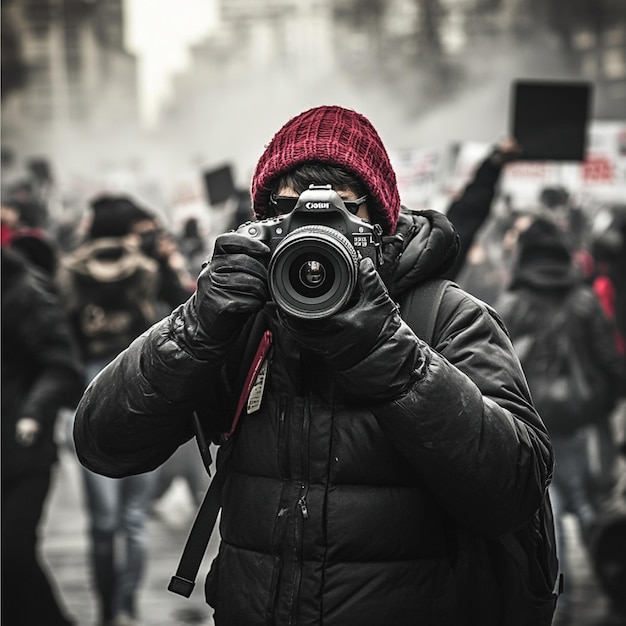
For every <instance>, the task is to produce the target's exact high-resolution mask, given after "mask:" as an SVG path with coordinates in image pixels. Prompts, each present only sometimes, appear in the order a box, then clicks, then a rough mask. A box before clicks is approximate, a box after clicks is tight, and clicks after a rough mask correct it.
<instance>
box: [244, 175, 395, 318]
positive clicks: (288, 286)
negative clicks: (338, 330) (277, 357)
mask: <svg viewBox="0 0 626 626" xmlns="http://www.w3.org/2000/svg"><path fill="white" fill-rule="evenodd" d="M235 232H237V233H239V234H241V235H245V236H246V237H253V238H255V239H259V240H261V241H262V242H263V243H265V244H266V245H267V246H269V248H270V250H271V251H272V256H271V258H270V263H269V267H268V287H269V290H270V294H271V296H272V298H273V300H274V301H275V302H276V304H277V306H278V307H279V308H280V309H281V310H283V311H284V312H285V313H288V314H289V315H293V316H294V317H298V318H304V319H321V318H325V317H329V316H331V315H333V314H334V313H336V312H337V311H339V310H341V309H342V308H343V307H344V306H345V305H346V303H347V302H348V300H349V299H350V297H351V295H352V293H353V291H354V288H355V286H356V283H357V276H358V267H359V262H360V260H361V259H362V258H364V257H369V258H371V259H372V260H373V261H374V265H375V267H379V266H380V265H381V264H382V258H383V257H382V242H383V231H382V228H381V227H380V225H379V224H370V223H368V222H366V221H364V220H362V219H360V218H358V217H356V216H355V215H352V214H351V213H350V212H349V211H348V209H347V208H346V205H345V204H344V201H343V200H342V199H341V197H340V196H339V194H338V193H337V192H336V191H334V190H333V189H332V188H331V186H330V185H311V186H310V187H309V189H307V190H306V191H304V192H302V194H301V195H300V197H299V198H298V199H297V202H296V206H295V208H294V209H293V211H291V212H290V213H288V214H285V215H279V216H277V217H270V218H267V219H264V220H259V221H256V222H246V223H245V224H242V225H241V226H239V227H238V228H237V229H236V231H235Z"/></svg>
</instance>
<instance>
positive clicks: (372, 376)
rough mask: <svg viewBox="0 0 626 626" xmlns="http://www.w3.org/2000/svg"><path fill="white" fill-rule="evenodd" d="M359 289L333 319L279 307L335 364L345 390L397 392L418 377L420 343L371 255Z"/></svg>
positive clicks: (371, 394)
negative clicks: (305, 316)
mask: <svg viewBox="0 0 626 626" xmlns="http://www.w3.org/2000/svg"><path fill="white" fill-rule="evenodd" d="M358 290H359V292H358V297H357V299H356V302H354V303H353V304H352V305H351V306H349V307H348V308H346V309H344V310H342V311H339V312H338V313H336V314H335V315H333V316H331V317H329V318H325V319H319V320H306V319H299V318H295V317H292V316H289V315H286V314H285V313H283V312H279V316H280V320H281V323H282V324H283V326H285V327H286V328H287V330H288V331H289V332H290V333H292V334H293V335H294V337H295V338H296V340H297V341H298V342H299V343H300V344H301V345H303V346H304V347H306V348H307V349H309V350H311V351H312V352H314V353H316V354H319V355H320V356H322V357H324V358H325V359H326V360H327V361H328V362H329V363H330V364H331V366H332V367H333V368H334V369H335V372H336V377H337V381H338V383H339V384H340V385H341V386H342V387H343V388H344V390H346V391H348V392H350V393H351V394H354V395H358V396H360V397H362V398H367V399H370V400H372V399H377V400H383V399H389V398H393V397H397V396H398V395H400V394H401V393H402V392H403V391H404V390H405V389H406V388H407V387H408V385H409V384H411V382H412V381H413V380H414V379H415V377H416V376H418V372H416V367H417V366H418V365H419V363H420V361H423V358H422V355H421V352H420V342H419V341H418V340H417V338H416V337H415V335H414V334H413V333H412V332H411V330H410V329H409V327H408V326H407V325H406V324H405V323H404V322H403V321H402V318H401V317H400V312H399V310H398V307H397V306H396V304H395V303H394V302H393V300H392V299H391V298H390V297H389V294H388V293H387V289H386V288H385V285H384V284H383V281H382V279H381V278H380V276H379V275H378V272H377V271H376V269H375V268H374V264H373V263H372V261H371V259H364V260H363V261H361V263H360V265H359V278H358ZM422 345H423V344H422Z"/></svg>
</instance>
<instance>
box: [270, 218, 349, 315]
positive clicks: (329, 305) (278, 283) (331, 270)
mask: <svg viewBox="0 0 626 626" xmlns="http://www.w3.org/2000/svg"><path fill="white" fill-rule="evenodd" d="M358 264H359V257H358V255H357V253H356V251H355V249H354V248H353V246H352V244H351V243H350V242H349V241H348V239H346V237H344V236H343V235H342V234H341V233H340V232H339V231H337V230H335V229H334V228H330V227H328V226H322V225H319V224H313V225H310V226H303V227H301V228H298V229H296V230H294V231H293V232H292V233H290V234H289V235H287V236H286V237H285V238H284V239H283V240H282V241H281V242H280V244H279V245H278V246H277V247H276V251H275V252H274V254H273V255H272V259H271V261H270V266H269V272H268V273H269V288H270V291H271V293H272V297H273V298H274V300H275V301H276V304H277V305H278V306H279V307H281V308H282V309H283V310H284V311H285V312H287V313H289V314H290V315H293V316H295V317H300V318H308V319H320V318H323V317H328V316H330V315H333V314H334V313H336V312H337V311H339V310H340V309H341V308H343V306H344V305H345V304H346V302H347V301H348V299H349V298H350V295H351V294H352V291H353V289H354V286H355V284H356V279H357V269H358Z"/></svg>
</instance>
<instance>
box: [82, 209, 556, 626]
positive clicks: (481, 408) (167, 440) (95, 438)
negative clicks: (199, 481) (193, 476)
mask: <svg viewBox="0 0 626 626" xmlns="http://www.w3.org/2000/svg"><path fill="white" fill-rule="evenodd" d="M398 232H399V233H400V234H402V235H403V238H404V239H403V243H399V244H396V245H395V246H394V245H391V246H390V247H389V249H388V250H387V251H386V258H387V263H386V268H387V271H386V272H385V278H386V281H387V282H388V284H389V287H390V289H391V293H393V294H395V296H397V297H399V296H400V295H401V294H402V293H403V292H404V291H406V290H408V289H410V288H411V287H412V286H414V285H415V284H417V283H418V282H420V281H422V280H425V279H426V278H429V277H430V276H433V275H437V274H438V273H439V272H440V270H441V269H442V268H443V267H445V266H446V265H447V264H449V262H450V259H449V258H448V256H449V254H450V250H451V249H453V248H454V246H453V236H454V234H453V231H452V229H451V228H450V225H449V223H448V222H447V220H446V218H445V217H443V216H441V215H439V214H436V213H432V212H425V213H420V214H416V215H413V216H411V215H408V214H406V213H404V214H402V215H401V218H400V223H399V226H398ZM177 315H178V313H177V312H174V314H173V315H172V316H171V318H170V319H169V320H165V321H163V322H161V323H159V324H157V325H156V326H154V327H153V328H152V330H151V331H149V332H148V333H146V334H145V335H144V336H143V337H141V338H139V339H138V340H137V341H135V343H134V344H133V345H132V346H131V347H130V348H129V349H128V350H127V351H125V352H124V353H123V354H122V355H120V356H119V357H118V358H117V359H116V360H115V361H114V362H113V363H112V364H111V365H110V366H108V367H107V368H106V369H105V370H104V371H103V372H102V374H101V375H100V377H99V380H98V381H97V382H96V383H95V384H92V386H91V387H90V388H89V389H88V391H87V392H86V394H85V396H84V397H83V400H82V402H81V404H80V406H79V410H78V415H77V421H76V430H75V439H76V444H77V449H78V453H79V455H80V458H81V460H82V462H83V463H85V464H86V465H87V466H88V467H90V468H91V469H93V470H95V471H97V472H102V473H105V474H108V475H111V476H123V475H126V474H129V473H133V472H141V471H145V470H148V469H151V468H154V467H156V466H158V465H159V464H160V463H162V462H163V461H164V460H165V459H166V458H167V457H168V456H169V455H170V454H171V453H172V452H173V451H174V449H175V448H176V447H177V446H178V445H179V444H180V442H182V441H184V440H185V439H186V438H188V437H189V436H190V435H191V431H190V426H189V421H190V420H189V413H190V411H191V410H192V408H194V407H197V408H198V409H199V410H200V412H201V414H202V416H203V417H204V419H205V423H206V424H207V425H208V427H209V428H212V429H213V430H214V431H215V432H219V431H225V430H226V429H227V427H228V425H229V424H228V423H229V419H230V416H231V415H232V411H233V405H234V404H235V403H236V400H237V395H238V394H237V393H236V392H235V390H234V389H233V388H232V379H233V377H232V373H233V372H234V370H235V369H236V362H237V358H238V357H239V354H233V357H234V358H233V359H232V361H233V362H232V363H227V364H224V365H222V366H219V367H218V366H215V365H213V366H210V365H207V364H206V363H203V362H198V361H194V359H193V358H192V357H191V356H190V355H189V354H187V353H185V352H183V351H181V349H180V348H179V347H178V345H177V343H176V323H177ZM269 324H270V327H271V329H272V330H273V332H274V345H273V349H272V352H271V354H270V356H269V371H268V378H267V382H266V387H265V393H264V398H263V402H262V405H261V409H260V410H259V411H258V412H257V413H253V414H251V415H247V416H245V418H244V419H243V421H242V423H241V424H240V427H239V434H238V439H237V441H236V444H235V449H234V454H233V457H232V459H231V461H232V471H231V472H230V474H229V477H228V479H227V482H226V485H225V493H224V499H223V510H222V518H221V525H220V532H221V537H222V543H221V547H220V552H219V556H218V558H217V560H216V562H215V563H214V564H213V566H212V570H211V573H210V575H209V578H208V580H207V599H208V601H209V603H210V604H211V605H212V606H213V607H215V621H216V623H217V624H220V625H223V624H236V625H237V626H242V625H247V624H249V625H253V624H254V625H257V624H259V625H260V624H300V625H304V624H307V625H309V624H326V625H329V626H331V625H341V626H350V625H358V626H368V625H376V626H379V625H380V624H394V625H402V624H420V625H423V626H426V625H433V626H434V625H437V626H441V625H450V626H460V625H462V624H478V623H479V624H482V625H485V626H486V625H490V624H496V623H498V622H497V619H498V618H497V614H498V611H499V607H498V601H499V598H500V594H499V592H498V591H497V581H495V580H494V578H493V576H492V572H491V570H490V567H489V564H488V559H487V557H486V553H485V550H484V546H483V540H482V538H481V537H483V536H493V535H497V534H499V533H502V532H505V531H508V530H511V529H513V528H516V527H518V526H519V525H520V524H522V523H523V522H524V521H526V520H527V519H529V518H530V517H531V516H532V514H533V512H534V511H535V509H536V508H537V507H538V505H539V503H540V501H541V497H542V494H543V493H544V491H545V489H546V485H547V483H548V481H549V476H550V475H551V468H552V456H551V448H550V443H549V440H548V437H547V435H546V432H545V429H544V427H543V425H542V423H541V421H540V420H539V418H538V417H537V414H536V413H535V411H534V409H533V408H532V406H531V404H530V401H529V396H528V391H527V388H526V384H525V381H524V378H523V375H522V372H521V369H520V366H519V363H518V360H517V358H516V356H515V355H514V353H513V350H512V347H511V344H510V341H509V339H508V336H507V334H506V332H505V331H504V330H503V327H502V325H501V323H500V322H499V320H498V318H497V316H496V315H495V314H494V313H493V311H491V310H490V309H488V308H487V307H486V306H485V305H483V304H482V303H480V302H478V301H476V300H475V299H473V298H471V297H470V296H468V295H467V294H466V293H464V292H463V291H462V290H460V289H457V288H452V287H451V288H450V289H448V290H447V291H446V293H445V294H444V299H443V302H442V307H441V310H440V314H439V317H438V319H437V324H436V329H435V332H436V341H435V342H434V343H435V346H434V347H435V349H434V350H431V349H430V348H429V347H428V346H427V345H426V344H425V343H423V342H421V341H420V339H419V338H417V337H415V342H416V345H417V349H416V351H415V354H416V359H415V363H414V364H413V367H414V368H415V371H416V375H415V379H416V382H415V383H414V384H413V385H412V387H411V388H410V389H409V390H408V392H407V393H405V394H403V395H402V396H401V397H397V398H394V399H393V400H391V401H386V402H379V403H374V402H372V401H370V400H369V399H368V398H367V397H362V398H357V399H354V398H350V399H348V397H347V396H346V395H345V394H344V392H343V391H342V390H341V389H340V388H339V387H338V385H337V384H336V383H335V379H334V377H333V374H332V372H331V371H329V367H328V365H327V364H325V363H323V362H321V361H320V360H318V359H317V358H316V357H314V356H313V355H311V354H308V353H304V352H302V353H301V352H300V350H299V348H298V345H297V344H296V343H295V341H294V340H293V339H292V338H291V337H290V335H289V334H287V333H285V332H283V331H282V329H281V327H280V326H279V325H278V323H277V320H276V318H275V316H274V315H273V313H272V311H271V310H270V311H269ZM389 343H390V344H391V345H392V344H393V342H389ZM233 352H235V351H233ZM391 358H393V349H392V348H391V354H390V345H385V346H382V347H381V348H380V352H375V353H374V354H373V355H372V356H371V359H372V361H371V368H369V369H368V370H367V372H365V373H364V374H363V375H364V377H365V378H367V377H368V376H371V377H372V380H374V379H376V380H377V381H380V379H381V377H383V378H384V377H385V376H386V372H387V371H388V370H389V369H391V365H392V362H391V360H390V359H391ZM400 360H401V359H400ZM364 382H365V383H366V382H367V380H365V381H364ZM364 387H365V388H367V385H364ZM305 505H306V506H305Z"/></svg>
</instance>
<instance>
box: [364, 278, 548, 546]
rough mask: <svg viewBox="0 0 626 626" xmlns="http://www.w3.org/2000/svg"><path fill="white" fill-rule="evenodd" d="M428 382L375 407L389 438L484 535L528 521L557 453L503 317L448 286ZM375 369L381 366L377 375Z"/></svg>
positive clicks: (450, 507) (426, 368) (427, 351)
mask: <svg viewBox="0 0 626 626" xmlns="http://www.w3.org/2000/svg"><path fill="white" fill-rule="evenodd" d="M435 336H436V338H437V339H436V340H435V342H434V344H435V345H434V349H431V348H429V347H428V346H427V345H426V344H422V346H421V350H420V352H421V353H422V354H423V355H425V365H424V364H422V367H421V371H422V376H421V377H420V378H419V379H417V380H416V381H415V382H414V383H413V384H412V385H411V387H410V388H409V389H408V391H407V392H406V393H404V394H403V395H401V396H400V397H397V398H395V399H394V400H393V401H390V402H385V403H381V404H379V405H377V406H375V407H374V409H373V410H374V412H375V415H376V417H377V419H378V421H379V423H380V424H381V428H382V429H383V430H384V432H385V433H386V435H387V436H388V437H389V439H390V440H391V441H392V442H393V443H394V445H395V446H396V447H397V449H398V450H399V451H400V452H401V453H402V454H403V455H404V456H405V457H406V458H407V459H408V460H409V462H410V463H411V464H412V465H413V466H414V467H415V469H416V471H417V472H418V473H419V475H420V476H421V477H423V480H424V481H425V483H426V484H427V485H428V487H430V488H431V489H432V491H433V492H434V493H435V494H436V497H437V498H438V500H439V501H440V503H441V505H442V506H443V507H444V508H445V509H446V510H447V511H448V512H449V513H450V514H451V515H452V516H453V517H454V518H455V519H456V520H457V521H458V522H459V523H460V524H462V525H466V526H468V527H470V528H471V529H472V530H474V531H475V532H478V533H481V534H484V535H497V534H500V533H503V532H508V531H511V530H513V529H515V528H516V527H518V526H520V525H521V524H523V523H524V522H525V521H526V520H527V519H529V518H530V517H531V516H532V515H533V513H534V512H535V510H536V509H537V508H538V506H539V505H540V502H541V498H542V495H543V493H544V492H545V490H546V488H547V486H548V483H549V481H550V478H551V475H552V464H553V458H552V449H551V445H550V441H549V438H548V435H547V432H546V429H545V427H544V425H543V423H542V421H541V420H540V418H539V417H538V415H537V413H536V411H535V410H534V408H533V406H532V404H531V400H530V395H529V392H528V388H527V385H526V381H525V378H524V375H523V373H522V369H521V366H520V365H519V361H518V359H517V356H516V355H515V353H514V351H513V348H512V345H511V342H510V340H509V338H508V335H507V333H506V331H505V330H504V328H503V326H502V325H501V323H500V321H499V319H498V318H497V314H495V313H494V312H493V311H492V310H491V309H489V308H488V307H487V306H486V305H484V304H483V303H480V302H478V301H476V300H474V299H473V298H471V297H470V296H468V295H467V294H465V293H464V292H462V291H461V290H458V289H455V288H448V289H447V290H446V292H445V294H444V298H443V302H442V306H441V308H440V314H439V318H438V320H437V324H436V328H435ZM373 369H374V368H373Z"/></svg>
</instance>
